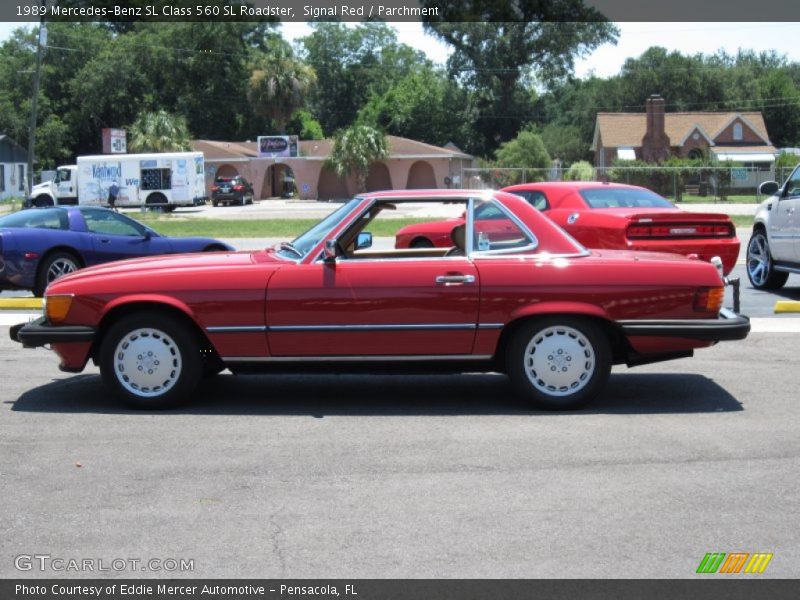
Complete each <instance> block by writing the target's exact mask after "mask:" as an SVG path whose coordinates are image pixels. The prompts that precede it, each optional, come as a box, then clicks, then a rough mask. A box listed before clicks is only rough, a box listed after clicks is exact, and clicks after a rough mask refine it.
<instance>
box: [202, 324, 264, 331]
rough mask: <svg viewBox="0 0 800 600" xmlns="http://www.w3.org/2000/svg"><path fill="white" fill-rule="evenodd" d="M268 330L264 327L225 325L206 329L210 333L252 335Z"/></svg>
mask: <svg viewBox="0 0 800 600" xmlns="http://www.w3.org/2000/svg"><path fill="white" fill-rule="evenodd" d="M266 330H267V328H266V326H264V325H224V326H212V327H206V331H207V332H208V333H252V332H263V331H266Z"/></svg>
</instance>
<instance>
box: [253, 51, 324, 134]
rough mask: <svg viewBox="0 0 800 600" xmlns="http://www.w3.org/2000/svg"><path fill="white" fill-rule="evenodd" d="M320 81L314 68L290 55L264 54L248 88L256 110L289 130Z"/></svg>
mask: <svg viewBox="0 0 800 600" xmlns="http://www.w3.org/2000/svg"><path fill="white" fill-rule="evenodd" d="M316 81H317V76H316V73H315V72H314V70H313V69H312V68H311V67H309V66H308V65H307V64H305V63H303V62H301V61H299V60H297V59H296V58H294V57H293V56H290V55H282V54H280V53H275V54H272V55H262V56H261V57H260V59H259V60H258V62H256V63H255V65H254V68H253V71H252V73H251V74H250V82H249V87H248V90H247V98H248V100H249V101H250V105H251V106H252V107H253V110H254V111H255V112H256V113H258V114H260V115H262V116H264V117H267V118H269V119H272V121H273V122H274V123H275V125H276V127H277V128H278V131H279V132H280V133H281V134H283V133H285V132H286V123H287V122H288V121H289V119H290V118H291V116H292V114H293V113H294V112H295V111H296V110H297V109H299V108H302V107H303V106H305V103H306V97H307V96H308V94H309V92H310V91H311V89H312V88H313V87H314V85H315V84H316Z"/></svg>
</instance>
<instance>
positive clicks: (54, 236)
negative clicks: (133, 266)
mask: <svg viewBox="0 0 800 600" xmlns="http://www.w3.org/2000/svg"><path fill="white" fill-rule="evenodd" d="M215 250H233V248H231V247H230V246H229V245H228V244H225V243H224V242H221V241H219V240H215V239H213V238H198V237H188V238H175V237H165V236H162V235H159V234H158V233H156V232H155V231H153V230H152V229H150V228H148V227H145V226H144V225H142V224H141V223H139V222H138V221H135V220H133V219H131V218H129V217H126V216H125V215H122V214H119V213H117V212H114V211H112V210H108V209H106V208H99V207H88V206H70V207H64V206H59V207H53V208H31V209H29V210H21V211H19V212H16V213H12V214H10V215H6V216H4V217H2V218H0V290H4V289H27V290H33V293H34V294H35V295H36V296H41V295H42V294H43V293H44V290H45V288H46V287H47V284H48V283H50V282H51V281H53V280H55V279H58V278H59V277H61V276H62V275H66V274H67V273H71V272H72V271H75V270H77V269H80V268H82V267H90V266H92V265H97V264H100V263H106V262H110V261H113V260H122V259H125V258H136V257H139V256H151V255H155V254H177V253H181V252H205V251H215Z"/></svg>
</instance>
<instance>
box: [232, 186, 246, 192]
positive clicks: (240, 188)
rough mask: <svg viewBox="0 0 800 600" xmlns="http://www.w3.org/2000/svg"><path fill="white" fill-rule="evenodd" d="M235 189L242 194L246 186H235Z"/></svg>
mask: <svg viewBox="0 0 800 600" xmlns="http://www.w3.org/2000/svg"><path fill="white" fill-rule="evenodd" d="M233 189H234V190H236V191H237V192H241V191H242V190H243V189H244V186H243V185H235V186H233Z"/></svg>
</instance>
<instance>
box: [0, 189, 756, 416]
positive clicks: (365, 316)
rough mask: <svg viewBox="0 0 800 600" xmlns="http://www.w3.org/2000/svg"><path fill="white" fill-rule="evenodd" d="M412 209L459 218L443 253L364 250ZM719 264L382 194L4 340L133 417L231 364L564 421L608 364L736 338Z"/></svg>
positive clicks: (59, 308)
mask: <svg viewBox="0 0 800 600" xmlns="http://www.w3.org/2000/svg"><path fill="white" fill-rule="evenodd" d="M406 203H414V204H416V206H415V207H414V209H415V210H416V211H417V214H419V212H420V210H421V211H422V212H423V213H424V214H426V215H428V216H430V218H431V220H440V219H442V218H462V217H464V223H463V225H462V226H460V227H459V228H456V230H454V231H453V234H452V245H451V246H450V247H448V248H412V249H395V248H394V237H393V236H392V237H380V238H379V237H376V238H375V239H374V240H373V237H372V234H371V233H370V231H369V230H370V225H371V224H373V228H374V229H375V231H378V230H380V231H387V227H388V231H393V230H392V229H391V224H392V220H393V218H394V214H396V213H397V212H398V211H396V210H395V209H397V208H398V207H399V206H401V205H404V204H406ZM406 208H409V207H406ZM476 211H480V213H481V215H482V217H483V218H482V219H479V220H476V219H475V218H474V215H475V213H476ZM393 213H394V214H393ZM487 215H488V216H487ZM489 216H490V217H491V220H492V227H491V228H486V230H484V229H482V226H481V224H482V223H485V222H486V220H487V218H489ZM376 220H385V221H386V223H382V224H378V223H375V221H376ZM394 221H395V222H396V223H398V229H399V226H400V225H403V224H404V223H405V222H407V221H400V220H398V219H396V218H394ZM379 225H380V227H378V226H379ZM498 232H500V233H498ZM716 262H717V263H718V264H717V267H715V266H714V265H712V264H710V263H708V262H704V261H701V260H697V259H694V258H693V257H683V256H678V255H673V254H656V253H647V252H636V251H622V250H591V251H589V250H586V249H585V248H584V247H582V246H581V245H580V244H579V243H578V242H576V241H575V240H574V239H573V238H571V237H570V236H569V235H568V234H566V233H565V232H564V231H563V230H561V229H560V228H559V227H558V226H557V225H555V224H554V223H552V222H551V221H550V220H548V219H547V217H545V216H543V215H542V214H541V213H539V211H537V210H536V209H535V208H534V207H533V206H531V205H530V204H529V203H528V202H526V201H525V200H524V199H522V198H520V197H518V196H514V195H511V194H507V193H503V192H483V191H469V190H431V191H421V190H414V191H397V192H376V193H370V194H366V195H363V196H359V197H357V198H355V199H353V200H351V201H349V202H347V203H346V204H343V205H342V206H341V207H340V208H338V209H337V210H335V211H334V212H332V213H331V214H330V215H329V216H328V217H326V218H325V219H323V220H322V221H321V222H320V223H318V224H317V225H315V226H314V227H312V228H311V229H310V230H308V231H307V232H305V233H304V234H302V235H301V236H300V237H298V238H297V239H295V240H294V241H293V242H291V243H288V242H286V243H282V244H279V245H277V246H275V247H274V248H270V249H266V250H261V251H257V252H237V253H234V252H230V253H222V252H220V253H212V254H194V255H183V256H174V257H173V256H169V257H161V258H148V259H137V260H128V261H122V262H117V263H113V264H109V265H104V266H98V267H92V268H88V269H84V270H82V271H79V272H77V273H74V274H72V275H68V276H66V277H63V278H61V279H58V280H57V281H55V282H53V283H52V284H51V285H50V286H49V287H48V289H47V292H46V294H45V309H44V315H43V317H42V318H40V319H38V320H37V321H34V322H32V323H28V324H21V325H17V326H15V327H13V328H12V330H11V337H12V338H13V339H14V340H16V341H18V342H21V343H22V344H23V345H25V346H28V347H35V346H42V345H45V344H50V346H51V347H52V349H53V350H54V351H55V352H56V354H58V355H59V357H60V359H61V365H60V366H61V369H63V370H65V371H69V372H78V371H81V370H82V369H83V368H84V367H85V365H86V363H87V361H88V360H90V359H91V360H93V361H94V362H95V363H96V364H97V365H99V367H100V372H101V375H102V378H103V380H104V382H105V383H106V385H107V386H108V387H110V388H112V389H113V390H115V391H116V392H117V393H118V394H119V395H121V396H122V397H123V398H124V399H126V400H127V401H128V402H129V403H131V404H133V405H135V406H137V407H143V408H157V407H164V406H172V405H175V404H177V403H180V402H183V401H186V400H187V399H189V398H190V397H191V394H192V391H193V390H194V389H195V388H196V386H197V385H198V382H199V381H200V379H201V378H202V377H203V376H204V375H206V376H211V375H214V374H216V373H219V372H220V371H222V370H223V369H225V368H228V369H230V370H231V371H232V372H233V373H235V374H238V373H249V372H254V371H263V370H268V369H272V370H276V369H277V370H282V371H286V370H294V371H297V370H298V369H299V370H302V371H310V370H316V371H319V370H324V371H329V372H340V371H344V370H351V371H352V370H364V371H367V372H372V371H375V370H378V369H380V370H385V369H387V368H389V369H396V370H401V371H402V370H406V371H410V370H413V371H415V372H418V371H419V370H437V371H442V370H449V371H455V372H476V371H495V372H504V373H507V374H508V376H509V377H510V378H511V380H512V381H513V383H514V385H515V387H516V388H517V389H518V391H519V393H520V394H522V395H523V396H524V397H527V398H528V399H530V400H531V401H532V403H533V404H534V405H536V406H539V407H543V408H549V409H568V408H575V407H577V406H579V405H581V404H583V403H584V402H586V401H587V400H589V399H591V398H592V397H594V396H595V395H597V393H598V392H599V391H600V390H601V388H602V387H603V385H604V384H605V383H606V381H607V379H608V376H609V371H610V369H611V365H612V364H618V363H625V364H628V365H640V364H645V363H650V362H656V361H662V360H669V359H673V358H681V357H687V356H691V354H692V352H693V350H694V349H696V348H704V347H707V346H711V345H713V344H714V343H716V342H719V341H723V340H737V339H742V338H744V337H746V336H747V334H748V332H749V329H750V324H749V321H748V319H747V318H746V317H743V316H741V315H738V314H736V313H735V312H733V311H730V310H727V309H724V308H722V303H723V296H724V283H725V281H724V280H723V278H722V275H721V265H719V261H716Z"/></svg>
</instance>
